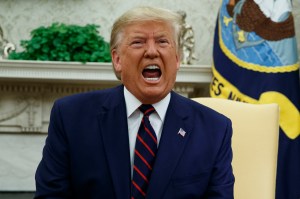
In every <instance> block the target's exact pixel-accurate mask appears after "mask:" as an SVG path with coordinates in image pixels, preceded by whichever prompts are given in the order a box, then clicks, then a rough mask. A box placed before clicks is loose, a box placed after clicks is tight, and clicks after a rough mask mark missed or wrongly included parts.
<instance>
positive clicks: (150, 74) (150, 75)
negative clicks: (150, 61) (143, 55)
mask: <svg viewBox="0 0 300 199" xmlns="http://www.w3.org/2000/svg"><path fill="white" fill-rule="evenodd" d="M143 76H144V77H145V78H154V77H159V76H160V72H159V71H158V70H144V71H143Z"/></svg>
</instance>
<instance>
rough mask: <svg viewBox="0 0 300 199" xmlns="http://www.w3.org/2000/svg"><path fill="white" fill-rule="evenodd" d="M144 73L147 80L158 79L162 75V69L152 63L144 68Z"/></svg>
mask: <svg viewBox="0 0 300 199" xmlns="http://www.w3.org/2000/svg"><path fill="white" fill-rule="evenodd" d="M142 74H143V77H144V78H145V79H146V80H147V81H157V80H159V78H160V76H161V70H160V68H159V67H158V66H156V65H150V66H147V67H146V68H145V69H144V70H143V73H142Z"/></svg>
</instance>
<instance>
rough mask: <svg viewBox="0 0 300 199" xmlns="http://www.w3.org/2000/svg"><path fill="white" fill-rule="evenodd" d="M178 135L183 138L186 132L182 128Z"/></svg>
mask: <svg viewBox="0 0 300 199" xmlns="http://www.w3.org/2000/svg"><path fill="white" fill-rule="evenodd" d="M178 134H179V135H181V136H182V137H184V136H185V134H186V132H185V131H184V130H183V129H182V128H180V129H179V131H178Z"/></svg>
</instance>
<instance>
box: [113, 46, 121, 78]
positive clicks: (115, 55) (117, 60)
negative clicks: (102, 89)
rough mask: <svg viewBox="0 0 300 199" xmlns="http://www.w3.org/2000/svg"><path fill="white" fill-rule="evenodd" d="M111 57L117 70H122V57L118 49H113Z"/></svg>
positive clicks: (118, 71)
mask: <svg viewBox="0 0 300 199" xmlns="http://www.w3.org/2000/svg"><path fill="white" fill-rule="evenodd" d="M111 58H112V62H113V66H114V69H115V71H116V72H117V73H120V72H121V71H122V64H121V57H120V56H119V53H118V51H117V50H116V49H113V50H112V51H111Z"/></svg>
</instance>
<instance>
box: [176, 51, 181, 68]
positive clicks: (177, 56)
mask: <svg viewBox="0 0 300 199" xmlns="http://www.w3.org/2000/svg"><path fill="white" fill-rule="evenodd" d="M180 62H181V57H180V53H177V55H176V68H177V70H179V68H180Z"/></svg>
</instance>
